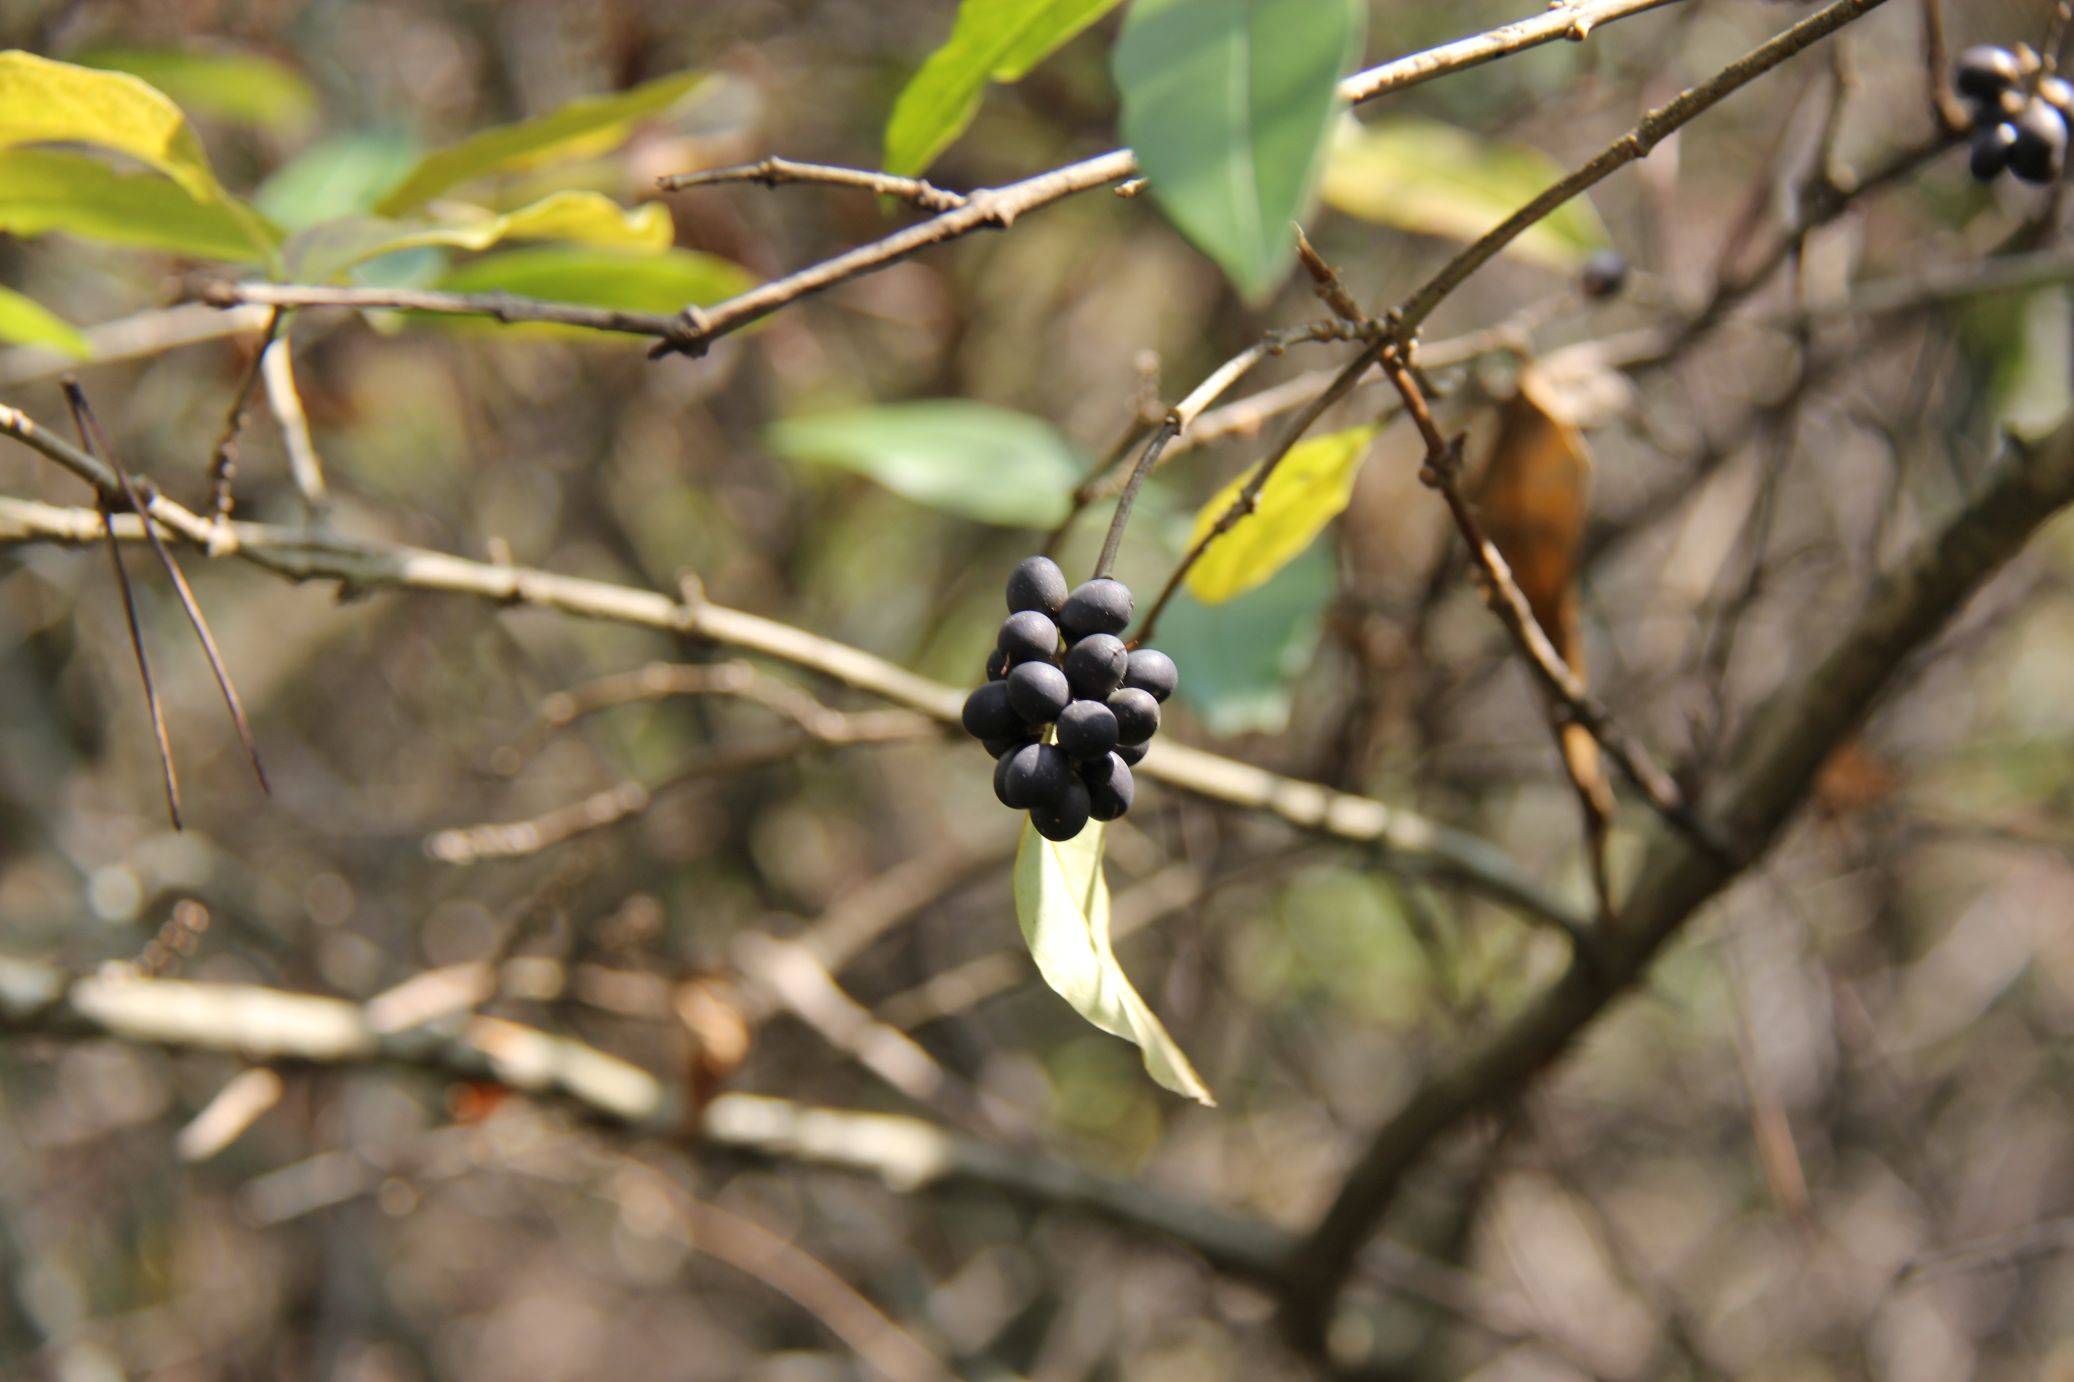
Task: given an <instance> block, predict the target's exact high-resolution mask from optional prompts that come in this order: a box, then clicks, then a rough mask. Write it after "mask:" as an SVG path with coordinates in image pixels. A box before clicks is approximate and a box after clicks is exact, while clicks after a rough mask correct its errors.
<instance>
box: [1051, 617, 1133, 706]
mask: <svg viewBox="0 0 2074 1382" xmlns="http://www.w3.org/2000/svg"><path fill="white" fill-rule="evenodd" d="M1129 665H1130V653H1129V651H1128V650H1127V649H1125V647H1124V646H1123V640H1122V639H1121V638H1118V637H1117V636H1116V635H1115V634H1113V633H1091V634H1089V635H1088V636H1087V637H1085V638H1083V639H1081V640H1080V641H1079V642H1078V643H1075V644H1074V645H1073V646H1072V647H1071V648H1068V649H1067V650H1066V681H1067V684H1069V685H1070V686H1072V688H1073V694H1074V695H1076V696H1082V697H1085V698H1086V699H1088V700H1091V701H1098V700H1102V699H1104V698H1105V697H1107V696H1108V694H1109V693H1110V692H1111V691H1114V690H1115V689H1116V688H1117V687H1119V686H1121V685H1123V678H1124V672H1125V670H1126V669H1127V668H1128V667H1129Z"/></svg>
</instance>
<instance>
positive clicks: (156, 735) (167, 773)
mask: <svg viewBox="0 0 2074 1382" xmlns="http://www.w3.org/2000/svg"><path fill="white" fill-rule="evenodd" d="M81 430H82V431H84V429H83V428H82V429H81ZM101 522H102V525H103V526H104V527H105V528H106V530H107V533H108V558H109V560H110V561H112V562H114V563H115V588H116V589H117V590H119V591H121V592H122V614H123V619H124V620H125V621H126V622H127V623H128V624H129V629H130V650H131V651H132V652H134V653H135V654H136V656H137V675H138V677H139V678H140V679H141V680H142V681H143V683H144V708H145V710H146V711H147V712H148V713H149V715H150V716H151V737H152V740H153V742H155V743H156V744H157V745H158V768H159V779H160V781H161V783H162V784H163V786H164V787H165V793H166V815H167V816H169V817H170V818H171V819H172V822H173V829H175V830H180V829H183V828H184V827H183V826H182V824H181V820H180V776H179V774H178V773H177V772H176V771H175V770H174V768H173V740H172V737H171V736H170V735H169V734H167V732H166V711H165V707H164V706H163V705H161V704H160V703H159V699H158V683H157V681H156V680H155V679H154V678H153V677H152V675H151V658H150V657H149V656H148V655H146V653H145V651H144V630H143V629H142V628H141V627H139V626H138V623H137V596H136V593H135V592H134V591H133V590H131V589H130V573H129V571H128V570H127V569H125V568H124V566H123V564H122V542H121V540H120V539H118V538H117V537H116V534H115V511H114V509H113V508H111V507H110V506H109V505H108V503H107V501H106V500H103V501H102V503H101Z"/></svg>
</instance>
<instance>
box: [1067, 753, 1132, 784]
mask: <svg viewBox="0 0 2074 1382" xmlns="http://www.w3.org/2000/svg"><path fill="white" fill-rule="evenodd" d="M1125 766H1127V765H1126V764H1125V763H1124V761H1123V750H1122V749H1115V750H1112V751H1111V752H1109V753H1105V754H1103V755H1102V756H1101V757H1100V758H1090V759H1088V760H1087V761H1086V762H1085V763H1075V764H1074V765H1073V771H1075V772H1077V773H1079V774H1080V780H1081V781H1082V782H1085V783H1086V784H1087V789H1088V790H1089V791H1090V792H1092V791H1093V790H1094V789H1095V784H1096V783H1097V782H1107V781H1108V780H1109V774H1111V773H1113V772H1115V771H1116V770H1117V769H1118V768H1121V767H1125Z"/></svg>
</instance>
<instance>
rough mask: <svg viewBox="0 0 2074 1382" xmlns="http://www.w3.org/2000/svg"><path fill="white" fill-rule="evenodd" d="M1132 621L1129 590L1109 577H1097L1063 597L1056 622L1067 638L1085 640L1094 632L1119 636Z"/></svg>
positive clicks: (1120, 582)
mask: <svg viewBox="0 0 2074 1382" xmlns="http://www.w3.org/2000/svg"><path fill="white" fill-rule="evenodd" d="M1130 622H1131V588H1130V587H1129V586H1127V585H1125V584H1124V583H1123V582H1122V581H1119V580H1112V579H1111V578H1110V577H1108V576H1097V577H1096V578H1095V579H1093V580H1091V581H1089V582H1088V583H1087V584H1085V585H1083V586H1079V587H1078V588H1076V589H1075V590H1074V592H1073V593H1072V594H1071V595H1068V596H1067V597H1066V608H1065V610H1064V611H1063V612H1062V613H1061V614H1060V615H1059V623H1060V625H1061V626H1063V627H1064V628H1065V630H1066V636H1067V637H1069V638H1074V639H1081V638H1086V637H1087V636H1088V635H1090V634H1097V633H1122V632H1123V631H1124V629H1126V628H1127V627H1129V625H1130Z"/></svg>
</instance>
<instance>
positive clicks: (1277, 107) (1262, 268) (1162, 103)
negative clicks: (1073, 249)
mask: <svg viewBox="0 0 2074 1382" xmlns="http://www.w3.org/2000/svg"><path fill="white" fill-rule="evenodd" d="M1366 10H1367V6H1366V4H1365V3H1363V0H1135V3H1134V4H1132V6H1131V11H1130V15H1129V16H1128V18H1126V20H1125V21H1124V27H1123V36H1122V38H1121V39H1119V40H1118V42H1117V45H1116V60H1115V65H1116V85H1117V90H1118V91H1119V93H1120V94H1121V95H1122V98H1123V137H1124V139H1125V141H1126V142H1127V143H1129V144H1130V146H1131V148H1132V149H1133V150H1134V151H1135V152H1136V153H1137V156H1138V166H1139V167H1140V169H1142V170H1143V171H1144V174H1145V176H1146V177H1147V178H1148V179H1149V180H1150V183H1149V185H1150V188H1151V192H1152V195H1153V197H1154V198H1156V199H1157V200H1158V201H1159V204H1160V206H1161V207H1162V208H1164V209H1165V211H1166V213H1167V215H1168V217H1169V218H1170V219H1172V221H1173V222H1174V224H1175V225H1177V226H1179V227H1180V228H1181V231H1182V233H1183V234H1185V235H1187V236H1188V238H1189V239H1191V240H1193V241H1194V242H1195V244H1196V246H1197V248H1199V249H1201V250H1202V251H1203V252H1204V253H1205V254H1207V255H1209V256H1210V257H1211V258H1212V259H1214V260H1216V261H1217V262H1218V264H1219V265H1221V266H1222V267H1223V269H1224V272H1225V274H1226V275H1227V276H1229V277H1230V279H1231V280H1232V282H1233V283H1234V284H1236V285H1237V286H1238V288H1239V290H1240V291H1241V292H1242V293H1244V294H1245V295H1246V296H1247V297H1249V298H1259V297H1261V296H1263V295H1265V294H1266V292H1267V291H1268V289H1270V288H1272V287H1274V286H1275V283H1276V281H1277V280H1278V279H1279V278H1280V277H1281V276H1282V274H1283V273H1284V272H1286V271H1287V269H1288V267H1289V264H1290V262H1291V259H1292V258H1293V256H1294V254H1295V237H1294V235H1293V234H1292V232H1291V226H1290V223H1291V222H1292V221H1293V220H1295V219H1297V218H1299V217H1301V216H1302V215H1304V213H1305V212H1306V211H1307V210H1308V208H1309V205H1310V200H1311V194H1312V191H1313V189H1314V187H1315V186H1316V184H1317V179H1318V171H1319V166H1320V164H1321V163H1322V161H1323V155H1324V149H1325V144H1326V140H1327V136H1328V135H1329V134H1330V133H1331V131H1332V125H1333V119H1334V115H1335V113H1336V112H1337V110H1338V107H1339V95H1338V92H1337V90H1336V88H1337V85H1338V82H1339V78H1340V75H1341V74H1342V73H1343V72H1345V71H1346V69H1347V68H1348V66H1349V65H1350V64H1351V63H1352V62H1353V61H1354V59H1355V58H1356V57H1357V56H1358V55H1359V52H1360V46H1361V26H1362V20H1363V17H1364V15H1365V13H1366Z"/></svg>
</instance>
